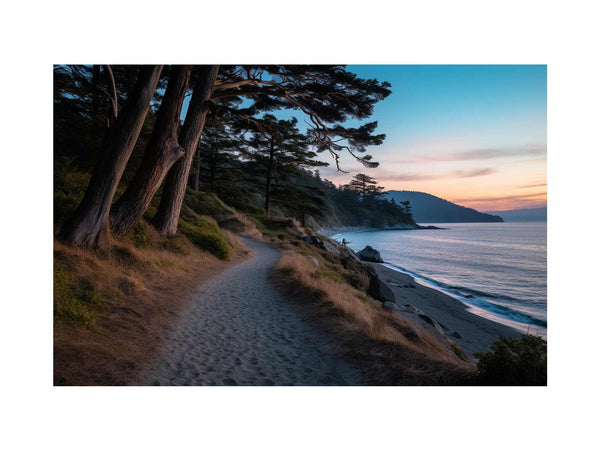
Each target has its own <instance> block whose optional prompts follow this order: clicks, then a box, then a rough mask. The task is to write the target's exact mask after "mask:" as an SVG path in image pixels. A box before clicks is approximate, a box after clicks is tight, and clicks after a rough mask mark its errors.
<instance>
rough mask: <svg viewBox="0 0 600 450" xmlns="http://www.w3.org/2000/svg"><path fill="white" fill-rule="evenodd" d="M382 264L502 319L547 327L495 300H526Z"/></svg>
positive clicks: (535, 318)
mask: <svg viewBox="0 0 600 450" xmlns="http://www.w3.org/2000/svg"><path fill="white" fill-rule="evenodd" d="M384 266H386V267H388V268H390V269H392V270H396V271H398V272H402V273H405V274H407V275H410V276H412V277H413V278H414V279H415V280H417V281H420V282H421V284H424V285H426V286H428V287H431V288H433V289H436V290H439V291H441V292H444V293H445V294H448V295H450V296H452V297H454V298H456V299H458V300H460V301H461V302H463V303H465V304H467V305H470V306H475V307H477V308H480V309H482V310H484V311H487V312H488V313H491V314H493V315H497V316H500V317H502V318H504V319H508V320H510V321H513V322H517V323H520V324H524V325H533V326H537V327H542V328H547V326H548V323H547V321H546V320H544V319H540V318H537V317H534V316H532V315H530V314H527V313H525V312H523V311H519V310H516V309H514V308H511V307H510V306H507V305H505V304H499V303H497V302H506V303H517V304H522V305H527V303H528V302H526V301H524V300H520V299H517V298H514V297H509V296H507V295H497V294H491V293H489V292H483V291H479V290H476V289H471V288H468V287H464V286H455V285H449V284H446V283H443V282H441V281H437V280H434V279H433V278H429V277H426V276H424V275H421V274H419V273H415V272H412V271H410V270H407V269H404V268H403V267H400V266H396V265H394V264H389V263H385V264H384Z"/></svg>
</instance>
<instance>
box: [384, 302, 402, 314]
mask: <svg viewBox="0 0 600 450" xmlns="http://www.w3.org/2000/svg"><path fill="white" fill-rule="evenodd" d="M381 306H383V309H385V310H386V311H390V312H394V311H397V310H398V309H399V308H398V306H397V305H396V304H395V303H392V302H384V303H383V305H381Z"/></svg>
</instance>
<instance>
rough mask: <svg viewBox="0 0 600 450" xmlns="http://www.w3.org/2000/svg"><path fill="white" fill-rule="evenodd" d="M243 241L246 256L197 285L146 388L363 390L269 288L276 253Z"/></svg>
mask: <svg viewBox="0 0 600 450" xmlns="http://www.w3.org/2000/svg"><path fill="white" fill-rule="evenodd" d="M244 242H245V243H246V245H247V246H248V247H249V248H250V249H251V250H252V257H251V258H249V259H248V260H246V261H244V262H243V263H241V264H239V265H237V266H235V267H233V268H231V269H229V270H227V271H225V272H224V273H222V274H221V275H219V276H217V277H215V278H213V279H211V280H210V281H209V282H207V283H206V284H204V285H202V286H201V288H200V289H199V291H198V293H197V295H196V298H195V300H194V302H193V305H192V306H191V307H190V309H189V310H188V311H186V312H184V314H183V317H182V320H181V322H180V324H179V326H178V327H177V329H176V331H175V332H174V333H173V334H172V335H171V336H170V337H169V338H168V345H167V347H166V349H165V352H164V353H163V356H162V358H161V359H160V360H159V361H158V362H157V363H156V365H155V366H154V367H152V368H151V369H150V370H149V371H148V372H147V374H146V376H145V377H144V379H145V380H146V382H145V384H149V385H360V384H364V380H363V378H362V377H361V375H360V372H359V370H358V369H357V368H356V367H355V366H353V365H352V364H351V363H349V362H347V361H345V360H344V358H343V357H342V354H341V350H340V348H339V347H338V346H336V344H335V343H334V342H333V341H332V339H331V338H330V337H329V336H327V335H326V334H324V333H323V332H322V331H321V330H319V329H317V327H316V326H315V325H314V324H313V323H312V322H311V320H310V319H309V318H308V317H307V316H306V314H305V313H304V312H303V311H302V309H301V308H300V307H299V306H298V305H296V304H294V303H293V301H291V300H290V299H288V298H286V297H285V295H284V294H283V293H282V292H281V291H280V290H279V289H278V288H276V287H275V286H274V285H273V284H272V282H271V280H270V278H269V274H270V271H271V269H272V267H273V265H274V264H275V263H276V262H277V260H278V259H279V256H280V252H279V251H278V250H276V249H274V248H273V247H271V246H269V245H268V244H265V243H261V242H256V241H252V240H245V241H244Z"/></svg>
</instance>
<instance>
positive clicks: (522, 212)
mask: <svg viewBox="0 0 600 450" xmlns="http://www.w3.org/2000/svg"><path fill="white" fill-rule="evenodd" d="M488 214H497V215H499V216H502V218H503V219H504V220H505V221H506V222H534V221H542V222H545V221H546V220H547V217H548V213H547V208H546V207H545V206H544V207H543V208H529V209H511V210H508V211H492V212H488Z"/></svg>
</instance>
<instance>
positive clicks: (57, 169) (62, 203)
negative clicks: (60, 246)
mask: <svg viewBox="0 0 600 450" xmlns="http://www.w3.org/2000/svg"><path fill="white" fill-rule="evenodd" d="M89 180H90V175H89V174H88V173H86V172H83V171H81V170H79V169H78V168H77V167H75V166H74V165H73V163H72V161H71V160H69V159H66V158H60V159H58V160H57V161H55V164H54V224H55V225H56V227H55V230H56V231H57V232H58V229H59V225H62V223H63V222H64V221H65V220H66V219H67V218H68V217H69V216H70V215H71V214H72V213H73V211H75V208H77V206H78V205H79V203H80V202H81V200H82V199H83V194H84V193H85V189H86V187H87V185H88V182H89Z"/></svg>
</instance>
